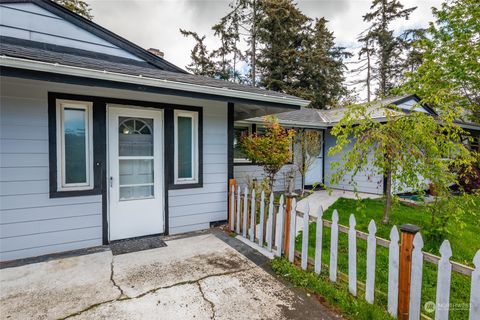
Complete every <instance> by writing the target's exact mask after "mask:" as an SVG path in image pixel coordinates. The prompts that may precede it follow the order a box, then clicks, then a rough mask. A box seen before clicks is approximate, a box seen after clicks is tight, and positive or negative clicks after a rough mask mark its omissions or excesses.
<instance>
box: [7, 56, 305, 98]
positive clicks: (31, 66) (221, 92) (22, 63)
mask: <svg viewBox="0 0 480 320" xmlns="http://www.w3.org/2000/svg"><path fill="white" fill-rule="evenodd" d="M0 66H4V67H12V68H18V69H26V70H34V71H41V72H51V73H57V74H65V75H70V76H78V77H87V78H94V79H101V80H108V81H115V82H123V83H132V84H140V85H145V86H151V87H160V88H167V89H173V90H181V91H189V92H196V93H204V94H212V95H217V96H225V97H231V98H238V99H246V100H256V101H262V102H269V103H279V104H289V105H294V106H302V107H304V106H307V105H308V104H309V103H310V101H308V100H303V99H292V98H287V97H276V96H270V95H268V94H260V93H252V92H243V91H239V90H232V89H228V88H217V87H209V86H202V85H197V84H189V83H183V82H176V81H170V80H164V79H156V78H151V77H144V76H142V75H138V76H134V75H129V74H123V73H116V72H110V71H100V70H94V69H87V68H81V67H74V66H66V65H61V64H58V63H50V62H42V61H35V60H28V59H21V58H15V57H9V56H5V55H2V56H0Z"/></svg>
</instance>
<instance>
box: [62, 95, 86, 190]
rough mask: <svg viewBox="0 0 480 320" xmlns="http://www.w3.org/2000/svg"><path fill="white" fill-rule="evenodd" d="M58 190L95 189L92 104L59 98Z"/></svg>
mask: <svg viewBox="0 0 480 320" xmlns="http://www.w3.org/2000/svg"><path fill="white" fill-rule="evenodd" d="M56 107H57V117H56V118H57V189H58V190H57V191H68V190H89V189H93V170H92V167H93V153H92V145H93V139H92V122H93V120H92V103H91V102H84V101H69V100H57V105H56Z"/></svg>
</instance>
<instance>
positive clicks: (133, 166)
mask: <svg viewBox="0 0 480 320" xmlns="http://www.w3.org/2000/svg"><path fill="white" fill-rule="evenodd" d="M119 161H120V186H124V185H132V184H146V183H152V184H153V159H148V160H125V159H120V160H119Z"/></svg>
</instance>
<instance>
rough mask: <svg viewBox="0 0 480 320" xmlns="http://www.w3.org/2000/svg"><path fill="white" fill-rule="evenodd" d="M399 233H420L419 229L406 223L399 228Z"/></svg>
mask: <svg viewBox="0 0 480 320" xmlns="http://www.w3.org/2000/svg"><path fill="white" fill-rule="evenodd" d="M400 231H402V232H406V233H413V234H415V233H417V232H418V231H420V227H419V226H416V225H414V224H410V223H407V224H402V225H401V226H400Z"/></svg>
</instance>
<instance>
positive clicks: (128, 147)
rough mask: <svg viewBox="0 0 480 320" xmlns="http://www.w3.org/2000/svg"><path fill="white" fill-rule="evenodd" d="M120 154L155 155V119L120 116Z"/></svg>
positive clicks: (122, 155) (123, 155)
mask: <svg viewBox="0 0 480 320" xmlns="http://www.w3.org/2000/svg"><path fill="white" fill-rule="evenodd" d="M118 121H119V124H118V130H119V132H118V143H119V150H118V152H119V155H120V156H121V157H125V156H153V119H140V118H126V117H120V118H119V120H118Z"/></svg>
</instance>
